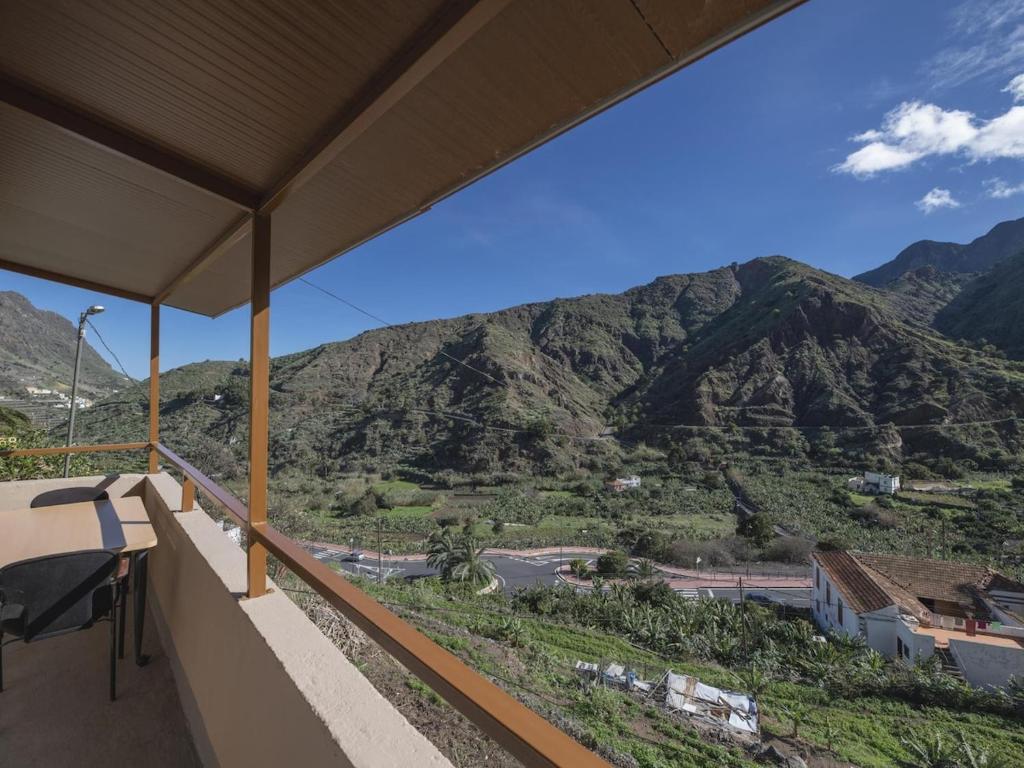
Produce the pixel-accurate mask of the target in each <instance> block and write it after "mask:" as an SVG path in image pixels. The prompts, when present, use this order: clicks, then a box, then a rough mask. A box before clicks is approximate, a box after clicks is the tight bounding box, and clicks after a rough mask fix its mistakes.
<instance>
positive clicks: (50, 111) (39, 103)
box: [0, 77, 260, 210]
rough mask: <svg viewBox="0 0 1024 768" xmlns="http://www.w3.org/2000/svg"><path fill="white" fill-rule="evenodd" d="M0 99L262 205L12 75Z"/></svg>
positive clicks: (222, 179) (231, 197)
mask: <svg viewBox="0 0 1024 768" xmlns="http://www.w3.org/2000/svg"><path fill="white" fill-rule="evenodd" d="M0 101H2V102H4V103H5V104H9V105H11V106H12V107H15V108H17V109H20V110H21V111H23V112H27V113H29V114H30V115H34V116H35V117H38V118H39V119H41V120H45V121H46V122H48V123H50V124H52V125H55V126H57V127H58V128H60V129H62V130H64V131H67V132H68V133H71V134H73V135H75V136H78V137H79V138H83V139H86V140H87V141H90V142H92V143H93V144H96V145H98V146H100V147H103V148H104V149H107V150H109V151H111V152H116V153H117V154H119V155H122V156H124V157H128V158H131V159H132V160H135V161H136V162H139V163H142V164H143V165H148V166H149V167H150V168H155V169H157V170H159V171H162V172H163V173H166V174H168V175H170V176H173V177H175V178H176V179H179V180H181V181H184V182H186V183H188V184H191V185H192V186H194V187H197V188H199V189H202V190H204V191H205V192H208V193H210V194H211V195H215V196H217V197H219V198H221V199H222V200H227V201H228V202H230V203H233V204H234V205H237V206H239V207H240V208H246V209H249V210H251V209H253V208H254V207H256V205H258V204H259V201H260V195H259V193H258V192H255V191H254V190H251V189H248V188H247V187H245V186H244V185H243V184H241V183H239V182H238V181H235V180H234V179H231V178H228V177H227V176H224V175H223V174H221V173H219V172H218V171H216V170H214V169H212V168H208V167H206V166H204V165H202V164H200V163H197V162H196V161H195V160H192V159H190V158H187V157H185V156H184V155H179V154H177V153H175V152H172V151H170V150H168V149H166V148H163V147H160V146H158V145H157V144H155V143H153V142H152V141H150V140H148V139H146V138H144V137H142V136H138V135H135V134H133V133H130V132H129V131H127V130H125V129H123V128H121V127H118V126H115V125H114V124H112V123H109V122H107V121H105V120H102V119H101V118H99V117H97V116H95V115H90V114H87V113H86V112H83V111H81V110H79V109H78V108H77V107H74V106H72V105H70V104H67V103H65V102H63V101H61V100H59V99H57V98H56V97H54V96H51V95H49V94H45V93H43V92H41V91H39V90H37V89H35V88H33V87H32V86H30V85H28V84H26V83H21V82H17V81H15V80H13V79H11V78H9V77H0Z"/></svg>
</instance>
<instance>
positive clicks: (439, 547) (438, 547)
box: [427, 528, 459, 580]
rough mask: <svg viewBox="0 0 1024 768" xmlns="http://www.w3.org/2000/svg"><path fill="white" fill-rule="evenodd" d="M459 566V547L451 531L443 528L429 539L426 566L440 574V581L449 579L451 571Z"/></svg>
mask: <svg viewBox="0 0 1024 768" xmlns="http://www.w3.org/2000/svg"><path fill="white" fill-rule="evenodd" d="M458 564H459V545H458V542H456V541H455V537H454V536H453V535H452V532H451V530H449V529H448V528H445V529H444V530H443V531H441V532H440V533H435V534H434V535H433V536H431V537H430V549H429V551H428V553H427V565H429V566H430V567H431V568H436V569H437V570H439V571H440V572H441V578H442V579H446V580H447V579H449V578H451V575H452V569H453V568H455V566H456V565H458Z"/></svg>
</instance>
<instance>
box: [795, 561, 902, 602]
mask: <svg viewBox="0 0 1024 768" xmlns="http://www.w3.org/2000/svg"><path fill="white" fill-rule="evenodd" d="M814 559H815V560H816V561H817V562H818V565H819V566H821V568H822V570H824V571H825V573H826V574H828V577H829V579H830V580H831V581H832V583H833V584H835V585H836V588H837V589H838V590H839V591H840V592H841V593H842V594H843V597H845V598H846V601H847V603H849V605H850V608H851V610H853V611H854V612H855V613H869V612H871V611H877V610H878V609H880V608H885V607H886V606H887V605H893V604H894V603H895V602H896V601H895V600H893V599H892V598H891V597H890V596H889V594H888V593H886V591H885V590H884V589H882V588H881V587H880V586H879V585H878V583H877V582H876V580H875V579H874V578H872V576H871V575H869V574H868V573H867V571H865V569H864V568H863V566H861V564H860V563H858V562H857V560H856V559H855V558H854V556H853V555H852V554H850V553H849V552H844V551H834V552H815V553H814Z"/></svg>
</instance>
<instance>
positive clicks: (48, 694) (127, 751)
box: [0, 473, 450, 768]
mask: <svg viewBox="0 0 1024 768" xmlns="http://www.w3.org/2000/svg"><path fill="white" fill-rule="evenodd" d="M101 483H103V487H105V488H106V490H107V492H108V493H109V494H110V496H111V498H117V497H120V496H138V497H141V498H142V500H143V502H144V504H145V507H146V510H147V512H148V514H149V516H150V520H151V521H152V522H153V524H154V527H155V528H156V530H157V535H158V537H159V541H160V543H159V544H158V546H157V547H156V548H155V549H154V550H153V551H152V554H151V560H150V566H149V590H148V599H147V607H148V616H147V618H146V625H145V626H146V630H145V636H144V640H143V646H144V650H145V652H146V653H147V654H149V655H150V656H151V662H150V663H149V664H148V665H147V666H145V667H137V666H136V665H135V664H134V662H133V661H132V659H131V658H130V654H126V658H125V659H124V660H122V661H121V662H120V663H119V664H118V699H117V701H115V702H110V701H108V699H107V689H106V683H107V664H106V660H107V655H106V654H107V651H108V647H109V646H108V645H107V643H108V638H109V635H108V633H107V625H105V624H101V625H98V626H96V627H93V628H92V629H90V630H87V631H84V632H75V633H72V634H69V635H64V636H61V637H57V638H51V639H47V640H44V641H40V642H38V643H32V644H23V643H12V644H10V645H8V646H7V647H6V649H5V672H6V689H5V691H4V692H3V693H2V694H0V704H2V706H0V732H2V733H3V734H4V739H3V752H4V762H5V764H7V763H8V761H10V762H9V764H10V765H19V766H21V765H24V766H31V765H65V764H81V765H100V764H103V763H106V762H108V761H109V760H111V759H112V758H113V759H116V760H117V761H118V762H122V763H124V764H139V765H141V764H146V765H153V766H175V767H176V768H179V767H181V766H192V765H196V766H198V765H206V766H210V765H224V766H229V765H243V764H245V765H268V766H269V765H291V764H296V763H297V762H301V763H302V764H305V765H351V766H375V765H398V764H401V763H405V764H409V765H413V764H415V765H424V766H446V765H450V763H449V762H448V760H447V759H445V758H444V756H443V755H441V753H440V752H439V751H438V750H437V749H436V748H435V747H434V746H433V745H432V744H431V743H430V742H429V741H428V740H427V739H426V738H425V737H423V736H422V735H421V734H420V733H419V732H417V731H416V730H415V729H414V728H413V727H412V726H411V725H410V724H409V723H408V722H407V721H406V720H405V719H404V718H403V717H402V715H401V714H400V713H399V712H398V711H397V710H396V709H394V707H392V706H391V704H390V703H389V702H388V701H387V700H385V699H384V698H383V697H382V696H381V695H380V694H379V693H378V692H377V691H376V690H375V689H374V688H373V687H372V685H371V684H370V683H369V682H368V681H367V680H366V679H365V678H364V677H363V676H362V674H361V673H360V672H359V671H358V670H357V669H356V668H355V667H354V666H353V665H352V664H351V663H350V662H349V661H348V659H347V658H346V657H345V656H344V654H342V653H341V651H340V650H338V649H337V648H336V647H335V646H334V645H333V644H332V643H331V642H330V641H329V640H328V639H327V638H326V637H324V636H323V635H322V634H321V633H320V631H319V630H318V629H317V628H316V627H315V626H314V625H313V624H312V623H311V622H310V621H309V619H307V618H306V616H305V614H303V613H302V611H301V610H299V608H298V607H296V606H295V605H294V604H293V603H292V602H291V601H290V600H289V599H288V598H287V597H286V596H285V594H284V593H283V592H281V591H279V590H276V589H275V588H274V585H273V583H269V584H268V588H269V589H268V593H267V594H265V595H263V596H262V597H260V598H259V599H253V600H247V599H245V598H244V597H243V596H244V594H245V589H246V555H245V552H244V551H243V550H242V549H240V548H239V547H238V546H237V545H236V544H234V543H233V542H232V541H231V540H230V539H229V538H228V537H227V536H226V535H225V534H224V533H223V531H222V530H221V528H220V526H219V525H218V524H217V523H216V522H214V521H213V520H212V519H211V518H210V517H209V516H208V515H207V514H206V513H205V512H204V511H203V510H202V509H200V508H198V507H196V508H195V509H193V510H192V511H190V512H182V511H181V500H182V490H183V488H182V486H181V485H179V483H178V482H176V481H175V479H174V478H172V477H171V476H170V475H168V474H166V473H159V474H154V475H121V476H118V477H116V479H115V480H114V481H113V483H111V482H110V478H102V477H89V478H70V479H67V480H64V479H60V480H30V481H20V482H11V483H3V484H2V488H3V490H2V493H0V527H2V524H3V515H4V513H5V512H9V511H11V510H13V509H18V508H21V507H24V506H27V505H28V504H29V502H30V501H31V499H32V498H34V497H35V496H37V495H39V494H41V493H44V492H46V491H51V490H54V489H58V488H62V487H70V486H82V485H96V486H98V485H100V484H101ZM129 602H130V601H129ZM130 620H131V616H129V622H130ZM128 635H129V638H130V636H131V629H130V624H129V630H128ZM384 744H386V745H387V749H386V750H381V745H384Z"/></svg>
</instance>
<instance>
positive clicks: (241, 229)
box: [153, 213, 252, 304]
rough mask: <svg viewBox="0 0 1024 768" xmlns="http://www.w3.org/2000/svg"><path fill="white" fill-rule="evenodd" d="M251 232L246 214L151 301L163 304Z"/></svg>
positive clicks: (250, 224) (250, 215) (249, 217)
mask: <svg viewBox="0 0 1024 768" xmlns="http://www.w3.org/2000/svg"><path fill="white" fill-rule="evenodd" d="M251 230H252V214H249V213H246V214H245V215H244V216H242V217H241V218H240V219H239V220H238V221H236V222H235V223H234V224H232V225H231V227H230V228H229V229H227V230H226V231H225V232H224V234H222V235H221V236H220V237H219V238H217V240H216V242H214V243H213V245H211V246H210V247H209V248H207V249H206V250H205V251H203V252H202V253H201V254H200V255H199V257H198V258H196V259H195V260H194V261H193V262H192V263H191V264H189V265H188V266H187V267H185V269H183V270H182V271H181V273H180V274H178V276H177V277H175V278H174V279H173V280H171V282H169V283H168V284H167V285H166V286H164V288H163V290H162V291H160V293H158V294H157V295H156V297H155V298H154V299H153V300H154V301H155V302H157V303H158V304H163V303H164V302H165V301H167V299H168V298H169V297H170V296H171V294H173V293H174V292H175V291H176V290H178V289H179V288H181V287H182V286H183V285H185V284H186V283H188V282H190V281H191V280H192V279H193V278H194V277H196V276H197V275H198V274H199V273H200V272H202V271H203V270H204V269H206V268H207V267H208V266H210V264H212V263H213V262H215V261H216V260H217V259H219V258H220V257H221V256H223V255H224V254H225V253H227V252H228V251H229V250H231V248H232V246H234V245H235V244H236V243H238V241H239V240H241V239H242V238H243V237H245V236H246V235H248V234H249V232H250V231H251Z"/></svg>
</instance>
